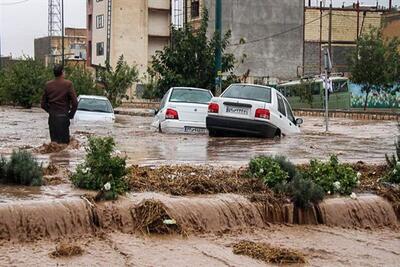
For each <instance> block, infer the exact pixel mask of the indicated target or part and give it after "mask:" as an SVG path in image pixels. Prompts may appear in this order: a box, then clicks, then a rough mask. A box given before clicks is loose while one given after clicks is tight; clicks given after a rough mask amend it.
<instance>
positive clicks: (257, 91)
mask: <svg viewBox="0 0 400 267" xmlns="http://www.w3.org/2000/svg"><path fill="white" fill-rule="evenodd" d="M222 97H225V98H238V99H248V100H255V101H262V102H266V103H271V88H268V87H260V86H253V85H241V84H234V85H231V86H229V87H228V89H226V90H225V92H224V93H223V94H222Z"/></svg>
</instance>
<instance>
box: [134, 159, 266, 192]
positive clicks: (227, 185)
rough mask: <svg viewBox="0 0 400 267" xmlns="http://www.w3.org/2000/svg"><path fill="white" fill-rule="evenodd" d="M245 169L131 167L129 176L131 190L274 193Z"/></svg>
mask: <svg viewBox="0 0 400 267" xmlns="http://www.w3.org/2000/svg"><path fill="white" fill-rule="evenodd" d="M245 172H246V171H245V170H244V169H239V170H223V169H218V168H213V167H192V166H162V167H159V168H149V167H139V166H132V167H131V168H130V172H129V175H128V180H129V185H130V188H131V189H132V191H137V192H163V193H167V194H171V195H178V196H183V195H191V194H218V193H237V194H251V193H264V194H272V192H271V190H270V189H269V188H267V187H266V186H265V185H264V184H263V183H262V181H261V180H260V179H253V178H247V177H246V173H245Z"/></svg>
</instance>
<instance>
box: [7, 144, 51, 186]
mask: <svg viewBox="0 0 400 267" xmlns="http://www.w3.org/2000/svg"><path fill="white" fill-rule="evenodd" d="M0 166H2V169H3V171H2V176H3V177H2V180H3V181H4V182H5V183H10V184H17V185H29V186H40V185H42V178H43V171H42V166H41V165H39V163H38V162H37V161H36V159H35V158H34V157H33V156H32V154H31V153H29V152H27V151H23V150H19V151H13V153H12V155H11V158H10V160H9V161H6V160H4V159H1V163H0Z"/></svg>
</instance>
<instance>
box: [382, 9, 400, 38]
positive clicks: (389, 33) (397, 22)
mask: <svg viewBox="0 0 400 267" xmlns="http://www.w3.org/2000/svg"><path fill="white" fill-rule="evenodd" d="M382 26H383V27H382V35H383V37H384V38H399V39H400V11H394V12H387V13H385V14H383V15H382Z"/></svg>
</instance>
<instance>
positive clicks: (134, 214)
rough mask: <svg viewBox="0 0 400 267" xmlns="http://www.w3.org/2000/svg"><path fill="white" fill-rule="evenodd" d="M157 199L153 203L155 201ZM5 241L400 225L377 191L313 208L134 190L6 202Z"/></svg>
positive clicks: (1, 210) (0, 214)
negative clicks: (102, 196)
mask: <svg viewBox="0 0 400 267" xmlns="http://www.w3.org/2000/svg"><path fill="white" fill-rule="evenodd" d="M149 204H151V205H149ZM0 218H1V220H0V241H1V240H3V241H5V240H11V241H31V240H36V239H41V238H50V239H58V238H62V237H66V236H82V235H87V234H96V233H101V232H104V231H107V232H108V231H115V230H117V231H121V232H124V233H134V232H150V233H166V232H175V233H181V234H190V233H192V234H195V233H207V232H213V233H225V232H229V231H242V230H249V229H252V228H266V227H268V226H269V225H270V224H325V225H329V226H340V227H350V228H354V227H362V228H375V227H384V226H388V227H397V223H398V222H397V218H396V215H395V213H394V211H393V208H392V206H391V205H390V204H389V203H388V202H387V201H386V200H384V199H383V198H381V197H378V196H374V195H364V196H360V197H359V198H358V199H357V200H352V199H342V198H339V199H327V200H325V201H324V202H323V203H321V204H320V205H319V206H317V207H314V208H310V209H309V210H306V211H304V210H298V209H295V208H294V207H293V206H292V205H291V204H285V205H277V204H270V203H262V202H251V201H250V200H249V199H248V198H246V197H244V196H240V195H234V194H219V195H210V196H192V197H172V196H169V195H164V194H156V193H140V194H132V195H129V196H127V197H121V198H120V199H119V200H118V201H115V202H103V203H97V204H95V203H92V202H90V201H89V200H87V199H86V198H82V199H78V198H77V199H72V200H60V201H51V202H43V201H36V202H28V203H25V202H15V203H6V204H0Z"/></svg>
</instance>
